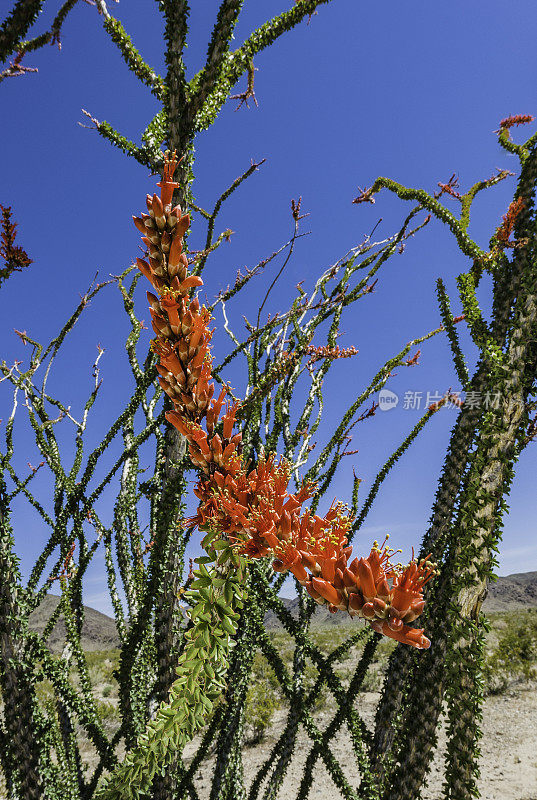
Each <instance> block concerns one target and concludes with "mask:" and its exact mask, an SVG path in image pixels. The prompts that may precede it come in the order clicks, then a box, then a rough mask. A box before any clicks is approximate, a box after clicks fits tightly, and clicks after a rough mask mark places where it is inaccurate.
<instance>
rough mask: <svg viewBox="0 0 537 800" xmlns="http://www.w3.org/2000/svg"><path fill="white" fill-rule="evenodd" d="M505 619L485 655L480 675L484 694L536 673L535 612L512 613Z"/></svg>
mask: <svg viewBox="0 0 537 800" xmlns="http://www.w3.org/2000/svg"><path fill="white" fill-rule="evenodd" d="M509 622H510V623H511V624H508V625H507V626H506V628H505V629H504V630H502V631H501V632H500V633H499V635H498V641H497V644H496V646H495V647H494V648H493V649H492V652H490V653H489V654H488V655H487V658H486V659H485V665H484V670H483V673H484V675H483V677H484V683H485V691H486V692H487V693H488V694H500V693H501V692H503V691H505V690H506V689H507V687H508V686H509V685H510V684H511V683H513V682H514V681H520V680H525V681H528V680H531V679H532V678H535V677H537V613H536V612H534V611H529V612H526V613H522V614H519V615H514V616H513V618H512V619H511V620H509Z"/></svg>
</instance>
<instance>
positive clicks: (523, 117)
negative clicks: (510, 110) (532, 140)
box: [500, 114, 535, 130]
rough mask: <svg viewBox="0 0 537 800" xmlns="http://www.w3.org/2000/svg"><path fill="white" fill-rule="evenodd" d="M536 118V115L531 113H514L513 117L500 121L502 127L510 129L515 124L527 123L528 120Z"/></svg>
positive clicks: (531, 120)
mask: <svg viewBox="0 0 537 800" xmlns="http://www.w3.org/2000/svg"><path fill="white" fill-rule="evenodd" d="M534 119H535V117H533V116H532V115H531V114H514V115H513V116H511V117H506V118H505V119H502V121H501V122H500V128H503V129H504V130H505V129H506V130H509V128H512V127H513V125H525V124H527V123H528V122H533V120H534Z"/></svg>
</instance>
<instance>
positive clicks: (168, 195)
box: [157, 150, 184, 208]
mask: <svg viewBox="0 0 537 800" xmlns="http://www.w3.org/2000/svg"><path fill="white" fill-rule="evenodd" d="M183 158H184V156H183V157H182V158H180V159H179V161H177V153H176V152H175V150H174V151H173V153H172V154H171V156H170V151H169V150H166V152H165V153H164V169H163V170H162V180H161V181H160V182H159V183H157V186H158V187H159V188H160V199H161V202H162V205H163V206H164V208H166V206H169V205H171V202H172V197H173V193H174V190H175V189H178V188H179V184H178V183H176V181H174V180H173V176H174V174H175V170H176V169H177V165H178V164H180V163H181V161H182V160H183Z"/></svg>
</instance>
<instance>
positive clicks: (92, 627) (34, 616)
mask: <svg viewBox="0 0 537 800" xmlns="http://www.w3.org/2000/svg"><path fill="white" fill-rule="evenodd" d="M59 602H60V598H59V597H57V596H56V595H55V594H47V595H46V596H45V598H44V599H43V602H42V603H41V604H40V605H39V606H38V607H37V608H36V609H35V611H33V612H32V613H31V614H30V620H29V627H30V630H32V631H35V632H36V633H39V634H41V633H43V630H44V628H45V625H46V623H47V622H48V620H49V618H50V616H51V615H52V613H53V611H54V610H55V609H56V607H57V606H58V603H59ZM65 640H66V636H65V623H64V621H63V619H62V617H61V616H60V619H59V620H58V622H57V623H56V625H55V626H54V629H53V631H52V633H51V635H50V636H49V638H48V640H47V644H48V647H49V648H50V650H51V651H52V652H53V653H60V652H61V651H62V649H63V647H64V644H65ZM81 645H82V649H83V650H86V651H93V650H113V649H114V648H116V647H119V646H120V641H119V636H118V634H117V629H116V623H115V620H113V619H112V618H111V617H108V616H107V615H106V614H101V612H100V611H96V610H95V609H94V608H89V607H88V606H84V624H83V626H82V636H81Z"/></svg>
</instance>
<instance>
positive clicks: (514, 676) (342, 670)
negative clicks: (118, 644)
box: [0, 609, 537, 800]
mask: <svg viewBox="0 0 537 800" xmlns="http://www.w3.org/2000/svg"><path fill="white" fill-rule="evenodd" d="M334 616H336V615H334ZM490 619H491V631H490V633H489V634H488V643H487V647H488V655H487V664H486V674H485V681H486V686H487V696H486V698H485V703H484V709H483V723H482V729H483V739H482V741H481V749H482V754H481V759H480V763H481V778H480V781H479V788H480V792H481V797H482V798H483V800H537V693H536V691H535V689H536V686H537V684H536V682H535V679H536V678H537V671H536V667H537V610H536V609H526V610H519V611H511V612H503V613H492V614H491V615H490ZM269 630H270V636H271V639H272V642H273V644H274V645H275V646H276V648H277V649H278V651H279V652H280V654H281V655H282V658H283V659H284V660H285V661H286V663H289V664H291V663H292V655H293V641H292V639H291V638H290V637H289V636H288V634H287V633H285V631H283V630H282V629H281V628H278V627H272V629H270V620H269ZM355 630H356V629H355V627H354V628H353V627H349V625H348V624H338V625H328V624H326V622H324V623H323V624H318V625H316V626H314V627H313V628H312V631H311V634H312V637H313V639H314V640H315V641H316V643H317V645H318V647H319V648H320V649H321V650H322V651H323V652H325V653H326V654H328V653H329V652H330V651H331V650H332V649H333V648H335V647H337V646H338V645H339V644H340V643H341V642H342V641H343V640H344V639H345V638H346V637H348V636H349V635H350V633H353V632H355ZM56 646H57V644H56ZM392 647H393V643H392V642H390V641H388V640H384V641H383V642H382V643H381V645H380V647H379V649H378V651H377V652H378V654H377V658H376V661H375V663H374V664H373V666H372V668H371V669H370V671H369V673H368V675H367V677H366V681H365V684H364V687H363V689H364V690H363V691H362V692H361V693H360V694H359V695H358V697H357V698H356V701H355V708H356V709H357V710H358V711H359V712H360V713H361V714H362V716H363V719H364V721H365V723H366V725H367V726H368V727H371V726H372V724H373V719H374V712H375V707H376V703H377V700H378V697H379V690H380V687H381V685H382V675H383V671H384V669H385V666H386V663H387V659H388V656H389V652H390V650H391V648H392ZM360 652H361V646H360V645H356V646H354V647H352V648H351V649H350V651H349V652H348V653H347V655H346V656H345V658H344V659H342V660H340V661H339V662H338V663H337V665H336V666H335V671H336V672H337V674H338V675H339V677H340V678H341V680H342V682H343V685H345V684H348V681H349V678H350V676H351V675H352V673H353V671H354V668H355V666H356V664H357V662H358V659H359V657H360ZM87 657H88V663H89V671H90V678H91V681H92V686H93V692H94V696H95V698H96V701H97V706H98V711H99V714H100V716H101V718H102V720H103V722H104V724H105V727H106V729H107V731H108V732H109V734H110V736H111V735H112V734H113V732H114V731H115V730H117V726H118V720H119V717H118V712H117V705H118V691H117V689H118V687H117V683H116V680H115V677H114V670H115V669H116V668H117V666H118V657H119V651H118V650H117V649H108V650H94V651H93V652H88V653H87ZM316 675H317V670H316V668H315V667H314V665H313V664H312V663H311V662H309V661H307V663H306V686H312V685H313V681H314V679H315V678H316ZM72 680H73V683H74V684H76V683H77V675H76V673H75V671H74V670H73V673H72ZM39 694H40V701H41V702H45V701H46V699H47V697H51V687H50V685H47V683H46V682H43V683H42V684H41V685H40V687H39ZM334 710H335V707H334V701H333V698H332V695H331V694H330V693H329V692H328V691H327V690H326V689H324V690H323V691H321V693H320V695H319V697H318V699H317V702H316V704H315V706H314V708H313V716H314V719H315V722H316V724H317V725H318V727H319V728H320V729H321V730H324V729H325V728H326V726H327V725H328V724H329V722H330V720H331V718H332V715H333V712H334ZM286 717H287V711H286V704H285V701H284V699H283V696H282V694H281V692H280V690H279V685H278V681H277V679H276V677H275V675H274V673H273V672H272V669H271V668H270V666H269V664H268V663H267V661H266V660H265V659H264V657H263V656H261V655H260V654H256V656H255V661H254V669H253V680H252V684H251V689H250V691H249V694H248V703H247V712H246V727H245V740H244V746H243V751H242V757H243V765H244V778H245V783H246V786H249V785H250V784H251V782H252V780H253V779H254V777H255V775H256V773H257V771H258V770H259V768H260V767H261V766H262V765H263V763H264V762H265V760H266V758H267V757H268V755H269V754H270V752H271V750H272V749H273V747H274V745H275V743H276V742H277V741H278V738H279V736H280V734H281V732H282V731H283V728H284V726H285V723H286ZM78 734H79V738H80V742H81V745H82V753H83V759H84V761H85V763H86V764H87V774H88V775H89V773H90V771H92V770H93V767H94V766H95V764H96V754H95V752H94V751H93V749H92V746H91V745H90V743H89V742H88V741H87V740H86V739H85V738H84V736H83V735H82V733H81V731H78ZM199 741H200V737H197V738H196V739H195V740H194V741H193V742H191V743H190V744H189V745H188V746H187V747H186V749H185V751H184V760H185V763H186V765H187V766H188V765H189V764H190V763H191V761H192V758H193V755H194V753H195V752H196V749H197V746H198V744H199ZM310 748H311V742H310V740H309V738H308V735H307V733H306V732H305V731H304V729H303V728H301V729H300V733H299V736H298V739H297V743H296V747H295V751H294V754H293V758H292V760H291V764H290V767H289V769H288V771H287V774H286V776H285V779H284V781H283V784H282V785H281V787H280V789H279V791H278V794H277V798H278V800H284V799H285V800H292V798H294V797H296V793H297V791H298V787H299V786H300V782H301V780H302V777H303V770H304V765H305V762H306V758H307V756H308V753H309V751H310ZM331 749H332V752H333V754H334V756H335V757H336V758H337V760H338V761H339V763H340V765H341V768H342V770H343V772H344V774H345V776H346V778H347V780H348V782H349V783H350V785H351V786H353V787H357V786H358V783H359V776H358V773H357V769H356V765H355V763H354V758H353V751H352V747H351V743H350V736H349V733H348V731H347V729H346V728H345V727H343V728H341V729H340V731H339V733H338V734H337V735H336V736H335V737H334V739H333V740H332V743H331ZM444 749H445V737H444V734H443V731H442V730H441V731H440V733H439V747H438V750H437V752H436V755H435V758H434V761H433V764H432V769H431V773H430V777H429V783H428V786H427V788H426V790H425V791H424V793H423V800H441V798H442V768H443V753H444ZM119 752H120V753H121V748H120V751H119ZM214 763H215V755H214V753H212V754H210V755H209V756H208V758H207V759H206V760H204V761H203V762H202V763H201V765H199V767H198V768H197V770H196V774H195V777H194V783H195V785H196V788H197V790H198V793H199V797H200V800H208V798H209V795H210V790H211V777H212V772H213V769H214ZM260 796H263V792H261V794H260ZM4 797H5V790H4V792H3V791H2V789H1V788H0V800H4ZM309 797H310V798H312V800H314V799H315V798H321V797H322V798H330V799H331V800H332V798H333V800H339V798H340V797H342V794H341V793H340V791H339V790H338V789H337V787H336V786H335V785H334V783H333V781H332V779H331V777H330V776H329V774H328V772H327V770H326V768H325V767H324V765H323V763H322V761H318V762H317V764H316V766H315V779H314V781H313V784H312V787H311V790H310V795H309ZM409 800H414V798H409Z"/></svg>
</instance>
